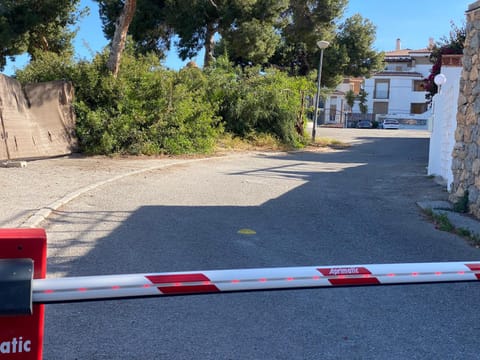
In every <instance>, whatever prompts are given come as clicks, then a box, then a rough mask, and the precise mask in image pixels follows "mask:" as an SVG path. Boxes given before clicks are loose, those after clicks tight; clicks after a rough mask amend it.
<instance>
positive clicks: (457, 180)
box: [450, 1, 480, 218]
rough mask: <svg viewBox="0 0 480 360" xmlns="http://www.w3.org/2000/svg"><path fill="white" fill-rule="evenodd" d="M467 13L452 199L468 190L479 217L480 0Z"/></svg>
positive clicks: (454, 151) (472, 208)
mask: <svg viewBox="0 0 480 360" xmlns="http://www.w3.org/2000/svg"><path fill="white" fill-rule="evenodd" d="M466 16H467V24H466V26H467V28H466V30H467V38H466V41H465V48H464V55H463V69H462V76H461V79H460V94H459V98H458V108H457V129H456V131H455V146H454V149H453V152H452V172H453V183H452V186H451V194H450V200H451V201H452V202H456V201H458V200H459V199H461V198H462V197H464V196H465V195H466V192H467V191H468V200H469V201H468V202H469V208H470V213H472V214H473V215H474V216H475V217H477V218H480V81H479V71H480V1H477V2H475V3H472V4H470V5H469V7H468V11H467V13H466Z"/></svg>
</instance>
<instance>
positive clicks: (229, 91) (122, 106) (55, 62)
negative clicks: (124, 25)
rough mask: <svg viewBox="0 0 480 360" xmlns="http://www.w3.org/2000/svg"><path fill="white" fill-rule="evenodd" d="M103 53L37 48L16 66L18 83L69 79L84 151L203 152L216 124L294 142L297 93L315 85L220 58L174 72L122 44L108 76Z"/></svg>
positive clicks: (211, 143) (297, 137) (300, 138)
mask: <svg viewBox="0 0 480 360" xmlns="http://www.w3.org/2000/svg"><path fill="white" fill-rule="evenodd" d="M107 58H108V52H107V51H105V52H103V53H99V54H97V55H96V56H95V57H94V58H93V59H92V60H91V61H84V60H82V61H74V60H73V59H72V58H71V57H68V56H59V55H56V54H52V53H42V54H39V56H37V57H36V59H35V60H34V61H32V62H31V63H30V64H29V65H28V66H27V67H26V68H25V69H24V70H21V71H18V72H17V78H18V79H19V80H20V81H21V82H22V83H27V82H42V81H50V80H56V79H65V80H69V81H71V82H72V83H73V85H74V88H75V103H74V108H75V112H76V116H77V125H76V132H77V136H78V139H79V144H80V149H81V151H83V152H85V153H88V154H113V153H122V154H148V155H152V154H162V153H164V154H184V153H209V152H211V151H213V150H214V148H215V145H216V141H217V139H218V136H219V135H220V134H222V133H223V132H224V129H225V130H226V131H228V132H231V133H233V134H234V135H235V136H240V137H242V138H247V139H248V138H256V137H258V136H263V135H266V136H269V137H271V138H275V139H277V140H278V141H280V142H282V143H284V144H287V145H289V146H295V147H299V146H302V145H303V144H304V143H305V141H306V138H305V137H304V134H303V131H304V122H303V117H304V114H305V113H306V109H305V104H306V101H305V99H306V97H307V96H311V95H312V94H313V93H314V91H315V87H314V83H313V82H311V81H307V80H306V79H305V78H294V77H289V76H287V75H286V74H284V73H282V72H279V71H275V70H268V71H266V72H262V71H260V69H259V68H249V69H246V70H242V69H240V68H233V67H232V66H231V65H230V64H229V63H228V61H227V60H225V59H219V60H218V61H217V62H216V66H214V67H212V68H210V69H208V70H207V71H202V70H200V69H198V68H196V67H185V68H184V69H182V70H180V71H178V72H175V71H171V70H168V69H165V68H164V67H163V66H161V64H160V62H159V60H158V58H157V57H156V56H154V55H141V56H134V55H133V50H132V49H131V48H129V47H128V46H127V50H126V51H125V52H124V53H123V56H122V63H121V71H120V72H119V74H118V77H117V78H114V77H113V76H112V75H111V74H110V73H109V71H108V70H107V68H106V62H107Z"/></svg>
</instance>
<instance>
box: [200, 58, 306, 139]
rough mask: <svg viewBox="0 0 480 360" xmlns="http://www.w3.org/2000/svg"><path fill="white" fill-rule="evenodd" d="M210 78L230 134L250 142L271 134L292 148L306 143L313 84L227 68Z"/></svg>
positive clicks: (218, 69)
mask: <svg viewBox="0 0 480 360" xmlns="http://www.w3.org/2000/svg"><path fill="white" fill-rule="evenodd" d="M209 74H210V79H211V83H212V84H214V86H213V89H215V90H214V91H216V94H215V98H216V99H218V101H219V102H220V104H219V115H220V116H221V117H222V119H223V121H224V123H225V129H226V131H229V132H232V133H234V134H236V135H238V136H240V137H247V138H248V137H249V136H251V135H252V134H257V133H260V134H262V133H265V134H270V135H273V136H274V137H276V138H277V139H279V140H280V141H281V142H283V143H285V144H288V145H291V146H301V145H302V143H303V142H304V141H305V139H304V134H303V130H304V116H305V113H306V98H307V96H309V95H310V96H311V95H312V94H313V92H314V91H315V88H314V86H313V83H311V82H309V81H307V80H306V79H305V78H295V77H289V76H288V75H287V74H285V73H282V72H280V71H276V70H273V69H271V70H267V71H266V72H261V71H260V69H259V68H251V69H246V70H244V71H241V70H240V69H233V68H228V67H227V68H226V66H225V64H221V65H220V66H218V65H217V67H216V68H215V69H213V70H212V71H210V73H209ZM219 74H220V75H219ZM219 94H221V96H219Z"/></svg>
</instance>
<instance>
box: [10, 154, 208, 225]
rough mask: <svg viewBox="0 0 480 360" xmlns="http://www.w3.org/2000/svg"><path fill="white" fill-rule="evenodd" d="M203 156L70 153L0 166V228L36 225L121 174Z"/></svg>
mask: <svg viewBox="0 0 480 360" xmlns="http://www.w3.org/2000/svg"><path fill="white" fill-rule="evenodd" d="M202 160H207V158H193V157H192V158H169V157H159V158H150V157H145V158H142V157H126V158H121V157H116V158H108V157H103V156H94V157H84V156H80V155H72V156H65V157H58V158H51V159H41V160H35V161H28V162H27V166H26V167H2V168H0V186H1V187H2V191H1V194H0V201H1V204H2V206H1V207H0V227H2V228H18V227H38V226H40V223H41V222H42V221H43V220H44V219H45V218H46V217H48V216H49V215H50V213H51V212H52V211H54V210H56V209H58V208H60V207H61V206H63V205H64V204H66V203H67V202H69V201H71V200H73V199H74V198H76V197H78V196H80V195H82V194H83V193H85V192H87V191H89V190H92V189H94V188H96V187H98V186H102V185H105V184H107V183H110V182H114V181H116V180H118V179H121V178H123V177H125V176H129V175H133V174H138V173H142V172H147V171H150V170H156V169H161V168H167V167H171V166H178V165H181V164H186V163H190V162H193V161H202Z"/></svg>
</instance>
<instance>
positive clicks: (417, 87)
mask: <svg viewBox="0 0 480 360" xmlns="http://www.w3.org/2000/svg"><path fill="white" fill-rule="evenodd" d="M413 91H425V82H424V81H423V80H413Z"/></svg>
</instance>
